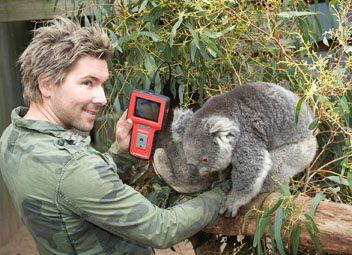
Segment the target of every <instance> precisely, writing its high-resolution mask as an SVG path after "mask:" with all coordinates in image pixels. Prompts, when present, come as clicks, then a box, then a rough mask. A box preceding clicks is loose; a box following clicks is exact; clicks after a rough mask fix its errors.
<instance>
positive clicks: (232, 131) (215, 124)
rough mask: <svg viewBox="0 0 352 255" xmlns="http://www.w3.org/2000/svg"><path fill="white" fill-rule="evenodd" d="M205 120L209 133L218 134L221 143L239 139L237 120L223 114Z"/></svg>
mask: <svg viewBox="0 0 352 255" xmlns="http://www.w3.org/2000/svg"><path fill="white" fill-rule="evenodd" d="M205 122H206V123H205V126H206V128H207V129H208V131H209V133H210V134H214V135H216V138H217V141H218V142H219V143H225V144H230V143H233V142H236V141H237V138H238V136H239V132H240V129H239V126H238V123H237V121H234V120H230V119H229V118H226V117H222V116H213V117H210V118H208V119H206V120H205Z"/></svg>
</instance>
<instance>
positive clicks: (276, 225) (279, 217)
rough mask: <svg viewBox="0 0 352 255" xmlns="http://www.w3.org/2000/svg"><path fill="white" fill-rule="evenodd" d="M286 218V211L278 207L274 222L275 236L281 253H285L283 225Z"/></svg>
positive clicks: (282, 254)
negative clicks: (282, 233) (282, 234)
mask: <svg viewBox="0 0 352 255" xmlns="http://www.w3.org/2000/svg"><path fill="white" fill-rule="evenodd" d="M283 220H284V212H283V209H282V208H281V207H280V208H278V209H277V211H276V214H275V222H274V236H275V242H276V246H277V249H278V250H279V253H280V254H281V255H284V254H285V249H284V245H283V241H282V238H281V227H282V223H283Z"/></svg>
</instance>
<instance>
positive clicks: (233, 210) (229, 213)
mask: <svg viewBox="0 0 352 255" xmlns="http://www.w3.org/2000/svg"><path fill="white" fill-rule="evenodd" d="M239 208H240V207H239V206H238V205H237V204H236V203H233V201H230V200H227V201H226V203H225V204H224V205H223V206H222V207H221V209H220V214H221V215H223V216H224V217H226V218H230V217H235V216H236V215H237V212H238V209H239Z"/></svg>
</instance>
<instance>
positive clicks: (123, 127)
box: [115, 110, 133, 151]
mask: <svg viewBox="0 0 352 255" xmlns="http://www.w3.org/2000/svg"><path fill="white" fill-rule="evenodd" d="M132 126H133V123H132V120H130V119H127V110H126V111H125V112H124V113H123V114H122V116H121V118H120V119H119V120H118V121H117V124H116V132H115V140H116V143H117V144H118V146H119V148H120V150H122V151H128V148H129V144H130V139H131V135H130V133H131V129H132Z"/></svg>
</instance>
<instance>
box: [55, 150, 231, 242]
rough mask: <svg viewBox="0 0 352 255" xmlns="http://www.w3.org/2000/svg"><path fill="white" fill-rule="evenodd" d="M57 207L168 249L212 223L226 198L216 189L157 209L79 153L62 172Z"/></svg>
mask: <svg viewBox="0 0 352 255" xmlns="http://www.w3.org/2000/svg"><path fill="white" fill-rule="evenodd" d="M57 197H58V203H59V204H60V206H64V207H65V209H67V208H69V210H71V211H73V212H74V213H76V214H78V215H80V216H81V217H83V218H84V219H85V220H87V221H89V222H91V223H93V224H95V225H97V226H99V227H100V228H103V229H105V230H107V231H109V232H111V233H113V234H115V235H117V236H120V237H123V238H125V239H127V240H131V241H135V242H138V243H140V244H144V245H147V246H152V247H155V248H167V247H170V246H172V245H173V244H176V243H178V242H180V241H181V240H184V239H186V238H188V237H190V236H192V235H194V234H195V233H196V232H198V231H199V230H201V229H202V228H204V227H205V226H207V225H209V224H210V223H213V222H214V221H215V220H216V219H217V216H218V211H219V209H220V206H221V205H222V203H223V201H224V200H225V194H224V192H223V191H222V190H221V189H220V188H215V189H213V190H211V191H207V192H205V193H202V194H201V195H199V196H198V197H196V198H193V199H191V200H189V201H187V202H185V203H182V204H179V205H177V206H174V207H171V208H168V209H161V208H158V207H156V206H154V205H153V204H151V203H150V202H149V201H148V200H147V199H146V198H145V197H144V196H142V195H141V194H140V193H139V192H137V191H135V190H134V189H133V188H132V187H130V186H128V185H125V184H123V183H122V181H121V179H120V178H119V176H118V175H117V174H116V173H115V171H114V169H113V167H112V166H110V165H109V164H107V162H106V161H105V160H103V159H102V158H101V157H99V156H97V155H95V156H94V155H89V154H87V153H81V154H79V155H76V156H75V157H74V158H73V159H72V160H71V161H70V162H69V163H68V164H66V166H65V168H64V175H63V176H62V178H61V182H60V185H59V188H58V194H57Z"/></svg>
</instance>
